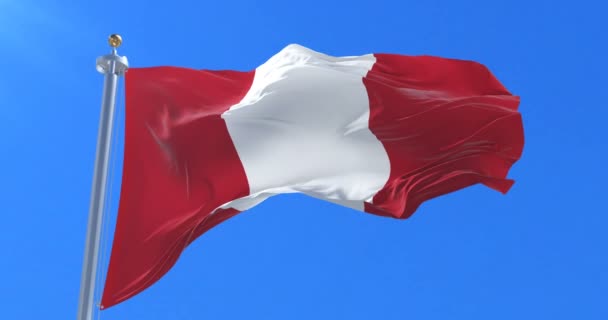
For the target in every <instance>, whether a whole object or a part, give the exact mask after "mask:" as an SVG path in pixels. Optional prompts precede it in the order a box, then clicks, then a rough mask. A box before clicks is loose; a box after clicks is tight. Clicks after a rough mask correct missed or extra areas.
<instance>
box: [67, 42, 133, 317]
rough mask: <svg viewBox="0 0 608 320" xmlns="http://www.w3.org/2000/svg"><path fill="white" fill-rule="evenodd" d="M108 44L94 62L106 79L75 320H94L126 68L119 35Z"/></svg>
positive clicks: (126, 63) (125, 59)
mask: <svg viewBox="0 0 608 320" xmlns="http://www.w3.org/2000/svg"><path fill="white" fill-rule="evenodd" d="M108 42H109V43H110V46H111V47H112V53H111V54H108V55H105V56H102V57H99V58H97V71H99V72H100V73H103V74H104V75H105V82H104V87H103V98H102V101H101V117H100V119H99V131H98V133H97V151H96V155H95V169H94V173H93V186H92V187H91V203H90V207H89V222H88V225H87V238H86V244H85V250H84V262H83V266H82V278H81V280H80V300H79V303H78V318H77V319H78V320H92V319H93V310H94V301H93V299H94V294H95V280H96V274H97V261H98V259H97V258H98V255H99V242H100V236H101V227H102V217H103V211H104V199H105V196H106V180H107V176H108V163H109V159H110V142H111V141H112V125H113V121H114V104H115V99H116V86H117V84H118V77H119V76H121V75H123V74H124V73H125V72H126V70H127V68H128V67H129V64H128V62H127V58H126V57H121V56H119V55H118V54H117V53H116V48H118V47H119V46H120V44H121V43H122V38H121V37H120V36H119V35H116V34H113V35H111V36H110V38H109V40H108Z"/></svg>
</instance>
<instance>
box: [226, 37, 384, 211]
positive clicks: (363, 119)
mask: <svg viewBox="0 0 608 320" xmlns="http://www.w3.org/2000/svg"><path fill="white" fill-rule="evenodd" d="M374 63H375V58H374V56H373V55H364V56H357V57H339V58H336V57H331V56H327V55H324V54H321V53H318V52H314V51H312V50H309V49H307V48H304V47H301V46H298V45H290V46H287V47H286V48H285V49H283V50H282V51H281V52H279V53H278V54H276V55H275V56H273V57H272V58H271V59H270V60H268V61H267V62H266V63H265V64H263V65H261V66H260V67H259V68H257V69H256V74H255V78H254V81H253V84H252V87H251V89H250V90H249V92H248V93H247V95H246V96H245V97H244V98H243V100H242V101H241V102H240V103H239V104H237V105H235V106H233V107H232V108H230V110H228V111H226V112H225V113H224V114H223V115H222V118H224V120H225V121H226V124H227V127H228V131H229V133H230V136H231V138H232V140H233V142H234V145H235V147H236V150H237V152H238V155H239V157H240V159H241V162H242V164H243V166H244V168H245V173H246V174H247V179H248V181H249V187H250V192H251V195H250V196H249V197H247V198H243V199H239V200H238V201H235V202H233V203H229V204H226V205H225V206H223V207H233V208H236V209H238V210H245V209H248V208H250V207H252V206H254V205H256V204H257V203H259V202H261V201H263V200H264V199H266V198H268V197H270V196H272V195H274V194H279V193H293V192H301V193H305V194H308V195H310V196H313V197H315V198H321V199H326V200H328V201H331V202H334V203H338V204H342V205H345V206H348V207H352V208H355V209H358V210H363V201H365V200H369V199H371V198H372V197H373V196H374V195H375V194H376V192H378V191H379V190H380V189H381V188H382V187H383V186H384V184H385V183H386V181H387V179H388V177H389V174H390V163H389V159H388V156H387V154H386V152H385V150H384V147H383V146H382V144H381V143H380V141H378V139H377V138H376V137H375V136H374V135H373V134H372V132H371V131H370V130H369V127H368V121H369V114H370V112H369V99H368V96H367V91H366V89H365V86H364V84H363V79H362V78H363V77H364V76H365V75H366V74H367V72H368V71H369V70H370V69H371V67H372V66H373V64H374Z"/></svg>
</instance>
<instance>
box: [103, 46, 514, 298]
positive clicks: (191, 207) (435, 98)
mask: <svg viewBox="0 0 608 320" xmlns="http://www.w3.org/2000/svg"><path fill="white" fill-rule="evenodd" d="M518 105H519V98H518V97H516V96H513V95H511V93H509V91H507V90H506V89H505V88H504V87H503V86H502V85H501V83H500V82H499V81H498V80H497V79H496V78H495V77H494V76H493V75H492V73H490V71H488V69H487V68H486V67H484V66H483V65H481V64H479V63H475V62H471V61H463V60H454V59H445V58H439V57H432V56H404V55H392V54H369V55H363V56H349V57H332V56H328V55H325V54H322V53H319V52H315V51H312V50H309V49H307V48H304V47H302V46H298V45H289V46H287V47H286V48H284V49H283V50H281V51H280V52H279V53H277V54H276V55H275V56H273V57H272V58H270V59H269V60H268V61H267V62H265V63H264V64H262V65H261V66H259V67H258V68H256V69H255V70H253V71H249V72H239V71H209V70H192V69H185V68H176V67H153V68H132V69H130V70H129V71H128V73H127V75H126V128H125V154H124V168H123V177H122V190H121V197H120V206H119V212H118V220H117V225H116V231H115V237H114V242H113V247H112V253H111V258H110V265H109V270H108V274H107V279H106V283H105V288H104V292H103V297H102V308H108V307H111V306H113V305H115V304H117V303H120V302H121V301H124V300H125V299H128V298H130V297H132V296H134V295H136V294H137V293H139V292H141V291H142V290H144V289H146V288H147V287H149V286H150V285H152V284H153V283H154V282H156V281H157V280H159V279H160V278H161V277H162V276H163V275H164V274H165V273H166V272H167V271H168V270H169V269H170V268H171V267H172V266H173V265H174V263H175V262H176V260H177V259H178V257H179V256H180V254H181V252H182V251H183V250H184V249H185V248H186V246H188V245H189V244H190V243H191V242H192V241H194V240H195V239H196V238H197V237H199V236H200V235H201V234H203V233H204V232H205V231H207V230H209V229H210V228H212V227H214V226H215V225H217V224H219V223H221V222H222V221H224V220H226V219H228V218H230V217H232V216H234V215H236V214H238V213H239V212H242V211H244V210H247V209H249V208H251V207H253V206H255V205H257V204H258V203H260V202H262V201H264V200H265V199H268V198H269V197H272V196H273V195H276V194H282V193H295V192H298V193H304V194H306V195H309V196H311V197H315V198H318V199H323V200H326V201H331V202H334V203H338V204H340V205H343V206H346V207H350V208H353V209H355V210H360V211H365V212H369V213H372V214H376V215H381V216H388V217H393V218H399V219H405V218H408V217H409V216H410V215H412V214H413V213H414V211H416V209H417V208H418V207H419V206H420V204H421V203H423V202H424V201H426V200H429V199H431V198H434V197H438V196H441V195H443V194H446V193H449V192H453V191H456V190H459V189H462V188H465V187H467V186H471V185H474V184H477V183H482V184H484V185H486V186H488V187H490V188H492V189H495V190H497V191H499V192H502V193H506V192H507V191H508V190H509V188H510V187H511V185H512V184H513V181H512V180H509V179H506V176H507V173H508V171H509V169H510V168H511V166H512V165H513V164H514V163H515V162H516V161H517V160H518V159H519V157H520V156H521V153H522V149H523V144H524V137H523V128H522V119H521V116H520V114H519V113H518V111H517V108H518Z"/></svg>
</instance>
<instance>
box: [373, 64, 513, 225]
mask: <svg viewBox="0 0 608 320" xmlns="http://www.w3.org/2000/svg"><path fill="white" fill-rule="evenodd" d="M375 57H376V59H377V62H376V63H375V64H374V66H373V68H372V70H370V72H369V73H368V75H367V76H366V77H365V78H364V79H363V82H364V84H365V86H366V88H367V92H368V96H369V100H370V120H369V126H370V129H371V131H372V132H373V133H374V134H375V135H376V137H378V139H379V140H380V141H381V142H382V144H383V145H384V148H385V150H386V152H387V154H388V157H389V159H390V163H391V172H390V178H389V179H388V181H387V183H386V185H385V186H384V188H382V189H381V190H380V191H379V192H378V193H377V194H376V195H375V197H374V198H373V200H372V201H373V204H370V203H366V204H365V211H367V212H370V213H374V214H378V215H384V216H392V217H396V218H407V217H409V216H410V215H412V213H413V212H414V211H416V209H417V208H418V207H419V206H420V205H421V204H422V203H423V202H424V201H426V200H429V199H431V198H434V197H437V196H440V195H443V194H446V193H449V192H452V191H456V190H459V189H462V188H464V187H467V186H471V185H474V184H477V183H483V184H484V185H486V186H488V187H490V188H493V189H495V190H498V191H500V192H503V193H506V192H507V191H508V190H509V188H510V187H511V185H512V184H513V181H512V180H508V179H506V175H507V173H508V171H509V169H510V168H511V166H512V165H513V163H514V162H515V161H517V160H518V159H519V157H520V156H521V153H522V149H523V144H524V138H523V127H522V120H521V116H520V114H519V113H518V112H517V107H518V105H519V98H518V97H516V96H513V95H511V94H510V93H509V92H508V91H507V90H506V89H505V88H504V87H503V86H502V85H501V84H500V82H499V81H498V80H497V79H496V78H495V77H494V76H493V75H492V74H491V73H490V72H489V71H488V69H487V68H486V67H484V66H483V65H480V64H478V63H475V62H471V61H463V60H453V59H444V58H438V57H430V56H401V55H389V54H377V55H375Z"/></svg>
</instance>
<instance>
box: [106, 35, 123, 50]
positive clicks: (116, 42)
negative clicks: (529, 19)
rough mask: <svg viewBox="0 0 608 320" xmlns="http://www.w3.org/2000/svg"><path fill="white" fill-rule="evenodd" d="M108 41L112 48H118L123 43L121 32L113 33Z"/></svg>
mask: <svg viewBox="0 0 608 320" xmlns="http://www.w3.org/2000/svg"><path fill="white" fill-rule="evenodd" d="M108 43H109V44H110V46H111V47H112V48H118V47H120V45H121V44H122V37H121V36H120V35H119V34H112V35H110V37H109V38H108Z"/></svg>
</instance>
